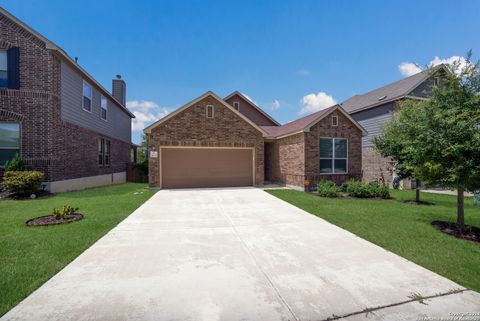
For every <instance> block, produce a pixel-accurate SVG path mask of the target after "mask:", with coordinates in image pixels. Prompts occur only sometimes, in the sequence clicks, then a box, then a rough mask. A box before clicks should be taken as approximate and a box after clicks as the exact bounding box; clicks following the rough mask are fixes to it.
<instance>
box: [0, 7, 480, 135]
mask: <svg viewBox="0 0 480 321" xmlns="http://www.w3.org/2000/svg"><path fill="white" fill-rule="evenodd" d="M0 5H1V6H2V7H4V8H5V9H6V10H8V11H9V12H11V13H12V14H13V15H15V16H17V17H18V18H20V19H21V20H22V21H24V22H25V23H27V24H28V25H30V26H31V27H33V28H34V29H35V30H37V31H38V32H40V33H41V34H42V35H44V36H45V37H46V38H48V39H50V40H51V41H53V42H54V43H56V44H57V45H58V46H60V47H62V48H63V49H64V50H65V51H66V52H67V53H68V54H69V55H70V56H71V57H78V59H79V60H78V62H79V63H80V65H81V66H82V67H83V68H85V69H86V70H87V71H88V72H89V73H90V74H91V75H92V76H93V77H94V78H95V79H96V80H97V81H99V82H100V83H101V84H102V85H103V86H104V87H105V88H107V89H110V88H111V80H112V79H113V78H114V76H115V75H116V74H121V75H122V78H123V79H124V80H125V81H126V83H127V106H128V108H129V109H130V110H132V112H134V114H135V115H136V116H137V118H136V119H135V120H134V121H133V124H132V125H133V126H132V127H133V137H132V139H133V141H134V142H136V143H138V142H139V141H140V139H141V134H142V129H143V128H144V127H145V126H147V125H148V124H150V123H152V122H153V121H155V120H157V119H159V118H161V117H163V116H164V115H166V114H167V113H169V112H171V111H172V110H175V109H176V108H179V107H181V106H183V105H184V104H186V103H187V102H189V101H191V100H193V99H195V98H196V97H198V96H200V95H202V94H203V93H205V92H206V91H208V90H212V91H214V92H215V93H216V94H217V95H219V96H220V97H225V96H227V95H228V94H230V93H231V92H233V91H235V90H239V91H241V92H242V93H244V94H246V95H248V97H250V98H251V99H252V100H253V101H254V102H255V103H257V105H259V106H260V107H262V108H263V109H264V110H265V111H266V112H267V113H268V114H270V115H271V116H272V117H273V118H275V119H276V120H278V121H279V122H280V123H286V122H289V121H291V120H294V119H296V118H299V117H301V116H304V115H307V114H309V113H312V112H315V111H317V110H320V109H322V108H326V107H329V106H330V105H333V104H335V103H340V102H342V101H344V100H346V99H348V98H349V97H351V96H353V95H355V94H361V93H364V92H367V91H370V90H373V89H375V88H377V87H380V86H383V85H385V84H388V83H390V82H393V81H396V80H399V79H402V78H403V77H406V76H408V75H411V74H413V73H415V72H418V71H420V70H421V68H424V67H425V66H427V65H428V64H431V63H433V64H436V63H440V62H449V61H452V60H453V59H455V58H456V57H464V56H465V55H466V53H467V51H468V50H469V49H472V50H473V53H474V58H475V59H478V57H479V53H480V41H479V40H480V32H479V31H480V1H479V0H473V1H469V0H462V1H441V0H440V1H439V0H437V1H427V0H423V1H409V0H402V1H380V0H378V1H369V0H365V1H354V0H350V1H342V0H336V1H334V0H332V1H279V0H277V1H267V0H265V1H248V0H247V1H246V0H241V1H208V0H202V1H179V0H177V1H174V0H173V1H147V0H143V1H128V0H123V1H120V0H116V1H113V0H96V1H90V0H83V1H65V0H61V1H57V0H52V1H49V0H8V1H5V0H0Z"/></svg>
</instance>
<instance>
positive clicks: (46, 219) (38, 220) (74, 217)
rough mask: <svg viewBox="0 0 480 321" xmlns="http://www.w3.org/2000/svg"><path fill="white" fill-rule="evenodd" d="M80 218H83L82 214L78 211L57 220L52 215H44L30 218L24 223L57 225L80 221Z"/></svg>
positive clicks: (29, 224)
mask: <svg viewBox="0 0 480 321" xmlns="http://www.w3.org/2000/svg"><path fill="white" fill-rule="evenodd" d="M81 219H83V214H80V213H75V214H71V215H66V216H65V218H64V219H63V220H57V219H56V218H55V216H53V215H45V216H39V217H35V218H32V219H30V220H28V221H27V222H26V223H25V224H27V226H46V225H58V224H66V223H72V222H75V221H80V220H81Z"/></svg>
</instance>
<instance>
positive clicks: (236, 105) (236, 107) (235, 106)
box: [233, 101, 240, 111]
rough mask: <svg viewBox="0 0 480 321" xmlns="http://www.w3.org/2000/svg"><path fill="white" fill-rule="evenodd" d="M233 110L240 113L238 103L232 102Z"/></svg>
mask: <svg viewBox="0 0 480 321" xmlns="http://www.w3.org/2000/svg"><path fill="white" fill-rule="evenodd" d="M233 108H235V110H236V111H240V102H239V101H234V102H233Z"/></svg>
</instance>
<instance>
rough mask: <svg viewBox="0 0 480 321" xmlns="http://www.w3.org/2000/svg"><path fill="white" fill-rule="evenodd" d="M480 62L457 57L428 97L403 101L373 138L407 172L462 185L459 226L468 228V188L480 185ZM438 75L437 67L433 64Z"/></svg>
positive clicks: (435, 181) (436, 181)
mask: <svg viewBox="0 0 480 321" xmlns="http://www.w3.org/2000/svg"><path fill="white" fill-rule="evenodd" d="M478 67H479V64H478V62H477V63H475V64H474V63H472V62H471V52H469V54H468V57H467V60H466V63H463V64H462V62H461V61H457V62H455V63H453V64H452V65H450V66H449V67H447V68H449V70H450V72H446V73H445V74H444V75H442V77H441V78H440V82H439V84H438V85H437V86H435V87H434V88H433V90H432V91H433V92H432V95H431V97H429V98H428V99H426V100H413V99H408V100H405V101H403V102H402V103H401V105H400V108H399V109H398V110H397V111H396V112H395V113H394V117H393V120H392V121H391V122H389V123H387V124H386V125H385V127H384V128H383V129H382V135H381V136H379V137H377V138H374V141H373V142H374V145H375V147H376V149H377V150H378V151H379V152H380V153H381V154H382V155H383V156H385V157H391V158H392V159H393V161H394V162H395V163H396V167H397V169H399V171H400V172H401V173H404V174H405V175H409V176H411V177H415V178H418V179H420V180H422V181H425V182H426V183H429V184H438V185H442V186H445V187H451V188H455V189H457V227H458V228H459V229H460V230H461V231H463V230H464V228H465V222H464V191H466V190H470V191H473V190H475V189H478V188H479V187H480V73H479V69H478ZM429 69H430V70H429V71H428V72H429V73H431V75H432V76H433V75H436V73H437V72H438V70H439V69H438V67H437V68H434V67H431V68H429Z"/></svg>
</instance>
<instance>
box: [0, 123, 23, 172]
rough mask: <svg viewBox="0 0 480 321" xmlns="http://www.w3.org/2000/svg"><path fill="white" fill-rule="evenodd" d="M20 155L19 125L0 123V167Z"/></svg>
mask: <svg viewBox="0 0 480 321" xmlns="http://www.w3.org/2000/svg"><path fill="white" fill-rule="evenodd" d="M17 153H18V154H19V153H20V124H18V123H0V167H3V166H4V165H5V162H6V161H8V160H10V159H12V158H13V156H15V154H17Z"/></svg>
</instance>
